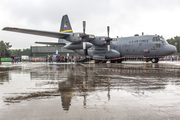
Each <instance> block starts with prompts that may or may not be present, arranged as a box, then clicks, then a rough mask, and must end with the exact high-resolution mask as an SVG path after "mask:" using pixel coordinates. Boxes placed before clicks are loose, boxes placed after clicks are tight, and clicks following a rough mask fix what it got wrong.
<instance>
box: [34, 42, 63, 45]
mask: <svg viewBox="0 0 180 120" xmlns="http://www.w3.org/2000/svg"><path fill="white" fill-rule="evenodd" d="M35 43H37V44H46V45H66V43H53V42H35Z"/></svg>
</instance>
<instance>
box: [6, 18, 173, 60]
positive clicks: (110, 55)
mask: <svg viewBox="0 0 180 120" xmlns="http://www.w3.org/2000/svg"><path fill="white" fill-rule="evenodd" d="M85 26H86V22H85V21H83V33H82V32H81V33H73V30H72V28H71V24H70V21H69V18H68V16H67V15H64V16H63V17H62V21H61V27H60V32H49V31H39V30H30V29H21V28H13V27H5V28H3V30H6V31H12V32H20V33H26V34H33V35H41V36H47V37H54V38H59V40H58V42H57V43H53V42H36V43H39V44H49V45H65V46H64V48H66V49H69V50H73V51H75V52H76V53H78V54H79V55H82V56H89V57H92V59H94V60H95V62H103V63H105V62H106V61H107V60H110V61H111V63H113V62H118V63H121V62H122V60H124V58H126V57H133V58H134V57H136V58H142V57H143V58H147V59H146V61H147V62H148V61H152V63H157V62H158V61H159V56H161V57H163V56H166V55H170V54H172V53H174V52H176V47H175V46H173V45H170V44H168V42H167V41H166V40H165V39H164V38H163V37H162V36H159V35H142V36H139V35H138V34H136V35H134V36H132V37H121V38H118V37H117V38H110V37H109V26H108V27H107V34H108V35H107V36H94V35H91V34H86V33H85Z"/></svg>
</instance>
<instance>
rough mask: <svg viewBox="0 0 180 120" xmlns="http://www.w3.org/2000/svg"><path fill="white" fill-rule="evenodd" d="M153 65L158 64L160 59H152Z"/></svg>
mask: <svg viewBox="0 0 180 120" xmlns="http://www.w3.org/2000/svg"><path fill="white" fill-rule="evenodd" d="M151 61H152V63H158V61H159V59H158V58H152V60H151Z"/></svg>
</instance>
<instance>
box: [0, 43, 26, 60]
mask: <svg viewBox="0 0 180 120" xmlns="http://www.w3.org/2000/svg"><path fill="white" fill-rule="evenodd" d="M11 47H12V45H10V43H9V42H4V41H2V40H1V41H0V55H1V57H11V56H12V55H13V56H16V57H20V56H21V53H22V52H26V53H30V49H29V48H27V49H23V50H21V49H11V50H10V49H9V48H11Z"/></svg>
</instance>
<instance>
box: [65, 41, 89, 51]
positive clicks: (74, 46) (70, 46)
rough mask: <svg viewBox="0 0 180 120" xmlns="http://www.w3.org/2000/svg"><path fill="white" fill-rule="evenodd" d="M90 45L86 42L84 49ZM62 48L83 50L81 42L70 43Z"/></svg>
mask: <svg viewBox="0 0 180 120" xmlns="http://www.w3.org/2000/svg"><path fill="white" fill-rule="evenodd" d="M91 47H92V44H91V43H88V42H86V48H87V49H88V48H91ZM64 48H66V49H69V50H76V49H83V42H80V43H70V44H68V45H66V46H64Z"/></svg>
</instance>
